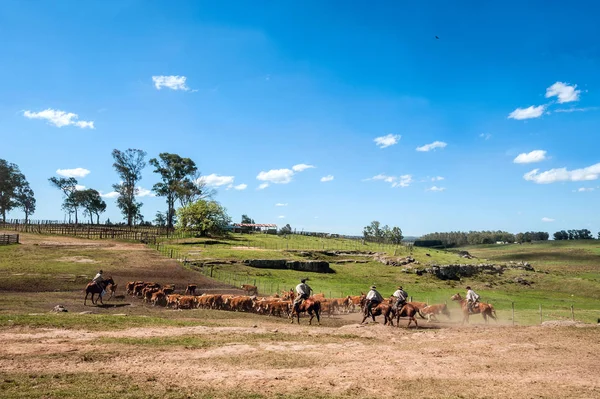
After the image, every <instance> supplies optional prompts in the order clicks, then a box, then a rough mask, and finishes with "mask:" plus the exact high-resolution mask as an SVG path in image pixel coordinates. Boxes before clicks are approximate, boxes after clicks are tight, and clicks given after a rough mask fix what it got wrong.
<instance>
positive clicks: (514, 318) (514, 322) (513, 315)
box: [511, 302, 515, 326]
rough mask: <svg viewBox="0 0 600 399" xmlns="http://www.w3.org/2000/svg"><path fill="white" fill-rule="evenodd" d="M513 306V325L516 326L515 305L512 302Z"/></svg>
mask: <svg viewBox="0 0 600 399" xmlns="http://www.w3.org/2000/svg"><path fill="white" fill-rule="evenodd" d="M511 306H512V325H513V326H514V325H515V303H514V302H511Z"/></svg>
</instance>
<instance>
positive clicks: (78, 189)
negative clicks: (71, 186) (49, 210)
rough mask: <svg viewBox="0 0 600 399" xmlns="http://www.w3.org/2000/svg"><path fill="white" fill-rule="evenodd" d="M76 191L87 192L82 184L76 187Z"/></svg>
mask: <svg viewBox="0 0 600 399" xmlns="http://www.w3.org/2000/svg"><path fill="white" fill-rule="evenodd" d="M75 190H77V191H83V190H85V186H82V185H81V184H76V185H75Z"/></svg>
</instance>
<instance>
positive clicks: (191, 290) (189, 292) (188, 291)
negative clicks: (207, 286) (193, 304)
mask: <svg viewBox="0 0 600 399" xmlns="http://www.w3.org/2000/svg"><path fill="white" fill-rule="evenodd" d="M196 288H198V286H197V285H196V284H188V286H187V288H186V289H185V295H196Z"/></svg>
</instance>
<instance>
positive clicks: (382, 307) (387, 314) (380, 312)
mask: <svg viewBox="0 0 600 399" xmlns="http://www.w3.org/2000/svg"><path fill="white" fill-rule="evenodd" d="M363 313H364V317H363V319H362V321H361V322H360V324H363V323H364V322H365V320H367V319H368V318H369V315H368V314H366V312H363ZM369 313H370V315H371V317H372V318H373V322H375V316H383V325H384V326H385V325H386V324H387V323H390V325H391V326H393V325H394V322H393V316H391V314H392V305H391V304H390V303H389V302H388V301H383V302H381V303H379V304H377V306H375V307H374V308H371V312H369Z"/></svg>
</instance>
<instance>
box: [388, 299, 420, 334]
mask: <svg viewBox="0 0 600 399" xmlns="http://www.w3.org/2000/svg"><path fill="white" fill-rule="evenodd" d="M394 313H395V316H396V327H400V317H408V325H407V326H406V328H408V327H410V324H411V323H413V322H414V323H415V328H419V324H417V319H415V315H416V314H418V313H419V310H418V309H417V308H416V307H415V306H413V305H411V304H410V303H407V304H405V305H404V306H402V308H400V309H395V310H394ZM393 318H394V316H392V317H390V322H391V320H392V319H393ZM392 325H394V324H392Z"/></svg>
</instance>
